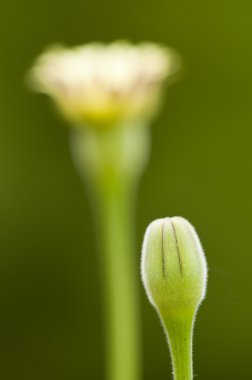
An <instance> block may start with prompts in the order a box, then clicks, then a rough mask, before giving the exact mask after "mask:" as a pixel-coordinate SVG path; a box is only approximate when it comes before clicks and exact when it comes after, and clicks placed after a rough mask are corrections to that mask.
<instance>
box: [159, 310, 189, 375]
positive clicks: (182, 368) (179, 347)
mask: <svg viewBox="0 0 252 380" xmlns="http://www.w3.org/2000/svg"><path fill="white" fill-rule="evenodd" d="M193 321H194V318H193V317H191V316H188V317H187V318H185V316H183V317H180V316H176V317H169V318H166V319H164V320H163V324H164V327H165V330H166V334H167V338H168V344H169V346H170V352H171V357H172V366H173V374H174V380H192V379H193V360H192V332H193Z"/></svg>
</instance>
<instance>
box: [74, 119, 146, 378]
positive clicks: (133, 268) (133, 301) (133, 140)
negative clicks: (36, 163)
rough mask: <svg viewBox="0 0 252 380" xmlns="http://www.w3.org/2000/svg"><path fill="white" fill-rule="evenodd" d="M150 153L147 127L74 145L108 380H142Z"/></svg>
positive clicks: (94, 135) (79, 137)
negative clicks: (142, 223)
mask: <svg viewBox="0 0 252 380" xmlns="http://www.w3.org/2000/svg"><path fill="white" fill-rule="evenodd" d="M148 151H149V134H148V128H147V127H146V126H141V125H136V126H128V125H126V126H118V127H117V128H111V129H108V130H105V131H97V130H94V129H91V128H90V129H86V130H84V131H82V132H79V133H77V134H76V135H75V136H74V139H73V154H74V158H75V162H76V164H77V166H78V169H79V171H80V173H81V174H82V176H84V177H85V180H86V181H87V182H88V183H89V186H88V189H89V191H90V195H91V198H92V200H93V205H94V209H95V224H96V227H98V234H97V238H98V241H99V245H100V250H101V277H102V290H103V302H104V319H105V348H106V365H107V380H139V379H140V372H141V350H140V345H141V342H140V331H139V327H140V324H139V314H140V313H139V308H140V301H139V297H138V267H139V265H138V263H137V259H136V258H137V256H136V255H135V249H134V248H135V247H134V233H135V217H134V211H135V197H136V193H137V187H138V182H139V178H140V175H141V173H142V170H143V168H144V167H145V164H146V161H147V158H148Z"/></svg>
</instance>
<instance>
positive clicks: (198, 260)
mask: <svg viewBox="0 0 252 380" xmlns="http://www.w3.org/2000/svg"><path fill="white" fill-rule="evenodd" d="M142 279H143V283H144V287H145V289H146V292H147V295H148V298H149V300H150V302H151V303H152V305H153V306H154V307H155V309H156V310H157V312H158V314H159V316H160V318H161V320H162V323H163V325H164V327H165V330H166V333H167V337H168V341H169V345H170V349H171V353H172V359H173V367H174V376H175V379H177V380H182V379H183V380H190V379H192V330H193V323H194V318H195V314H196V312H197V309H198V307H199V305H200V303H201V301H202V300H203V298H204V296H205V293H206V283H207V264H206V260H205V256H204V252H203V249H202V247H201V244H200V241H199V238H198V236H197V233H196V232H195V230H194V228H193V227H192V225H191V224H190V223H189V222H188V221H187V220H185V219H184V218H181V217H174V218H164V219H158V220H156V221H154V222H152V223H151V224H150V226H149V227H148V229H147V231H146V234H145V238H144V243H143V252H142Z"/></svg>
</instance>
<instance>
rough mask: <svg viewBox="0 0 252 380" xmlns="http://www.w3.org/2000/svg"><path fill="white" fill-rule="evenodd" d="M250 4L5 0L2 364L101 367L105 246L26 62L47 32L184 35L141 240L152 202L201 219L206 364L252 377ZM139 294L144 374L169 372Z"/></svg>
mask: <svg viewBox="0 0 252 380" xmlns="http://www.w3.org/2000/svg"><path fill="white" fill-rule="evenodd" d="M251 13H252V3H251V2H250V1H248V0H247V1H246V0H241V1H240V2H239V3H238V2H235V1H231V2H227V1H219V0H218V1H217V0H214V1H209V0H207V1H204V2H202V1H200V0H196V1H186V0H181V1H179V2H178V1H169V0H157V1H150V0H145V1H143V0H139V1H133V0H127V1H123V0H122V1H120V2H119V1H115V0H107V1H97V0H93V1H91V0H86V1H80V0H72V1H67V0H61V1H59V0H55V1H49V0H44V1H32V0H22V1H21V0H15V1H12V0H10V1H8V2H7V1H2V2H1V4H0V43H1V45H0V46H1V58H0V102H1V103H0V104H1V109H0V195H1V196H0V246H1V251H0V377H1V378H2V379H4V380H11V379H25V380H34V379H36V380H40V379H41V380H42V379H43V380H44V379H49V380H50V379H54V380H55V379H57V380H58V379H59V380H61V379H62V380H66V379H71V380H79V379H94V380H95V379H102V378H103V356H102V345H103V335H102V318H101V305H100V303H101V302H100V301H101V300H100V288H99V281H98V268H97V267H98V254H97V252H96V246H95V240H94V239H95V236H94V232H93V224H92V217H91V213H90V209H89V205H88V201H87V197H86V193H85V192H84V191H83V186H82V183H81V180H80V179H79V177H78V175H77V173H76V171H75V170H74V167H73V164H72V161H71V157H70V153H69V141H68V134H69V133H68V132H69V131H68V128H67V126H66V124H65V123H64V122H63V121H62V120H61V119H60V118H59V117H58V116H57V115H56V114H55V112H53V110H52V107H51V103H50V102H49V100H48V99H46V98H45V97H42V96H35V95H34V94H32V93H30V92H29V91H28V90H27V88H26V86H25V81H24V77H25V74H26V72H27V69H28V68H29V67H30V65H31V64H32V62H33V60H34V58H35V57H36V55H37V54H38V53H40V52H41V50H42V49H43V48H44V47H45V46H46V45H48V44H50V43H54V42H62V43H66V44H69V45H73V44H79V43H85V42H90V41H93V40H102V41H111V40H114V39H117V38H128V39H130V40H132V41H133V42H137V41H141V40H152V41H155V42H160V43H164V44H166V45H171V46H173V47H175V48H177V49H178V50H179V51H180V53H181V54H182V55H183V57H184V61H185V64H186V72H185V76H184V79H183V80H181V81H180V82H179V83H177V84H176V85H173V86H172V87H170V88H169V91H168V94H167V98H166V103H165V107H164V109H163V112H162V114H161V115H160V116H159V118H158V119H157V120H156V121H155V125H153V128H152V135H153V144H152V157H151V162H150V164H149V166H148V170H147V171H146V172H145V174H144V177H143V179H142V182H141V189H140V196H139V204H138V219H137V246H138V255H139V257H140V247H141V242H142V236H143V233H144V230H145V228H146V226H147V224H148V223H149V222H150V221H151V220H153V219H154V218H157V217H163V216H173V215H183V216H185V217H186V218H188V219H189V220H190V221H191V222H192V223H193V224H194V225H195V227H196V228H197V231H198V232H199V235H200V236H201V240H202V243H203V246H204V247H205V251H206V255H207V259H208V262H209V267H210V270H209V287H208V294H207V299H206V301H205V302H204V304H203V306H202V307H201V309H200V312H199V314H200V315H199V318H198V321H197V325H196V331H195V347H194V355H195V374H196V375H198V378H199V379H204V380H208V379H215V380H218V379H219V380H220V379H229V380H237V379H243V380H248V379H251V378H252V369H251V363H250V361H251V350H252V339H251V338H252V330H251V314H252V294H251V290H252V284H251V267H252V248H251V229H252V226H251V213H252V199H251V192H252V179H251V161H252V149H251V145H252V129H251V127H252V107H251V98H252V70H251V68H252V54H251V51H250V50H251V42H252V27H251ZM139 282H140V279H139ZM141 294H142V327H143V334H144V379H145V380H153V379H165V378H166V379H167V378H169V377H168V375H169V372H170V363H169V356H168V353H167V347H166V343H165V338H164V334H163V332H162V330H161V328H160V323H159V321H158V319H157V317H156V314H155V312H154V310H153V309H152V307H151V306H150V305H149V303H148V301H147V299H146V296H145V294H144V292H143V290H142V293H141ZM170 378H171V375H170Z"/></svg>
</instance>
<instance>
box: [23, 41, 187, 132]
mask: <svg viewBox="0 0 252 380" xmlns="http://www.w3.org/2000/svg"><path fill="white" fill-rule="evenodd" d="M179 66H180V58H179V56H178V55H177V54H176V53H175V52H174V51H173V50H171V49H168V48H165V47H161V46H159V45H156V44H152V43H141V44H139V45H133V44H130V43H128V42H124V41H123V42H120V41H119V42H114V43H111V44H109V45H105V44H101V43H91V44H88V45H84V46H79V47H75V48H64V47H60V46H55V47H52V48H51V49H49V50H47V51H46V52H44V53H43V54H42V55H41V56H40V57H39V58H38V59H37V61H36V63H35V65H34V67H33V68H32V70H31V72H30V81H31V84H32V87H33V89H34V90H36V91H38V92H42V93H45V94H48V95H50V96H51V97H52V98H53V99H54V101H55V102H56V104H57V105H58V107H59V108H60V110H61V112H62V113H63V114H64V115H65V117H67V118H68V119H70V121H72V122H74V123H78V124H91V125H103V126H104V125H113V124H116V123H120V122H122V121H135V120H139V119H140V120H146V119H147V120H149V119H150V118H152V117H153V115H154V114H155V112H156V111H157V108H158V106H159V104H160V99H161V94H162V88H163V84H164V82H165V81H167V79H170V78H172V77H173V76H174V74H175V73H176V72H177V71H178V68H179Z"/></svg>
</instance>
